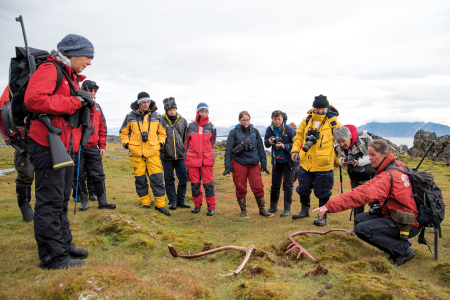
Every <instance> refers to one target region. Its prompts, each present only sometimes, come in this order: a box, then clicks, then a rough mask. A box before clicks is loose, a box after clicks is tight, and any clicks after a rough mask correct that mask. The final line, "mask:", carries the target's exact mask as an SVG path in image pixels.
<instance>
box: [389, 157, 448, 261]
mask: <svg viewBox="0 0 450 300" xmlns="http://www.w3.org/2000/svg"><path fill="white" fill-rule="evenodd" d="M402 164H403V163H402ZM403 166H404V167H405V169H406V171H405V170H403V169H401V168H399V167H397V166H394V165H389V166H388V167H387V168H386V169H385V171H389V170H397V171H400V172H402V173H404V174H406V175H408V177H409V181H410V182H411V185H412V188H413V191H414V194H413V197H414V199H415V200H416V204H417V209H418V211H419V216H418V217H417V218H416V220H417V222H418V223H419V224H420V226H421V227H422V229H421V232H420V235H419V240H418V241H419V243H420V244H424V245H427V246H428V248H430V246H429V245H428V243H427V241H426V239H425V228H426V227H433V228H434V229H435V241H434V244H435V258H436V260H437V243H438V239H437V238H438V237H437V236H438V233H439V238H442V232H441V222H442V220H444V218H445V204H444V199H443V198H442V192H441V189H440V188H439V187H438V186H437V185H436V183H435V182H434V176H433V174H431V173H428V172H423V171H417V170H415V169H412V170H411V169H410V168H408V167H407V166H406V165H405V164H403ZM388 173H389V174H390V175H391V188H392V183H393V178H392V174H391V173H390V172H388ZM390 194H391V193H390V192H389V196H390ZM430 251H431V248H430Z"/></svg>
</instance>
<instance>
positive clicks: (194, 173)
mask: <svg viewBox="0 0 450 300" xmlns="http://www.w3.org/2000/svg"><path fill="white" fill-rule="evenodd" d="M188 172H189V176H190V178H191V187H192V201H194V204H195V207H201V206H202V203H203V195H202V188H201V186H200V180H201V181H203V187H204V188H205V196H206V204H207V205H208V208H209V209H215V208H216V193H215V192H214V180H213V168H212V167H205V166H203V167H201V168H188Z"/></svg>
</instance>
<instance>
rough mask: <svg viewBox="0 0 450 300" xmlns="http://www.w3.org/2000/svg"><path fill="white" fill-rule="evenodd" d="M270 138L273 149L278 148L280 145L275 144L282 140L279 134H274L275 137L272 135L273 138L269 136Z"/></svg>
mask: <svg viewBox="0 0 450 300" xmlns="http://www.w3.org/2000/svg"><path fill="white" fill-rule="evenodd" d="M270 140H271V141H272V143H273V148H274V149H275V150H280V147H278V146H275V145H276V144H278V143H281V141H282V140H283V139H282V138H281V137H279V136H275V137H273V138H270Z"/></svg>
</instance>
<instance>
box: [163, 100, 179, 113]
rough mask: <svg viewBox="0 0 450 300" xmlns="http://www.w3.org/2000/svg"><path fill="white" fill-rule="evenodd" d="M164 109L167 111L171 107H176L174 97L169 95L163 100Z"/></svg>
mask: <svg viewBox="0 0 450 300" xmlns="http://www.w3.org/2000/svg"><path fill="white" fill-rule="evenodd" d="M163 104H164V110H165V111H166V112H167V111H168V110H169V109H171V108H177V104H176V103H175V98H174V97H170V98H166V99H164V100H163Z"/></svg>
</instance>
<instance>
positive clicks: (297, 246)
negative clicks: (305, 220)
mask: <svg viewBox="0 0 450 300" xmlns="http://www.w3.org/2000/svg"><path fill="white" fill-rule="evenodd" d="M332 231H343V232H347V233H348V234H349V235H353V236H356V234H354V233H353V232H350V231H347V230H345V229H330V230H328V231H325V232H321V231H313V230H303V231H297V232H294V233H291V234H290V235H289V239H290V240H291V242H292V244H290V245H289V246H288V249H289V248H291V247H292V248H291V249H289V250H288V251H286V253H289V252H290V251H292V250H294V249H296V248H297V249H299V250H300V252H299V253H298V255H297V258H299V257H300V255H301V254H302V253H304V254H306V256H308V257H309V258H311V259H312V261H313V262H315V263H318V262H319V261H320V258H318V259H315V258H314V257H312V255H311V254H309V252H308V251H306V249H305V248H303V247H302V246H301V245H300V244H299V243H298V242H297V241H296V240H294V236H296V235H299V234H304V233H312V234H320V235H323V234H327V233H330V232H332Z"/></svg>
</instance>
